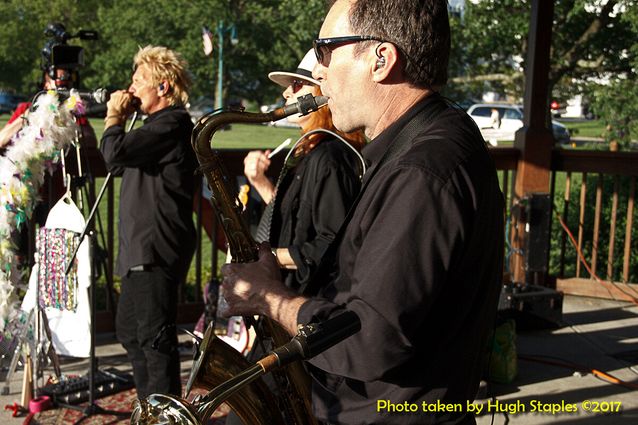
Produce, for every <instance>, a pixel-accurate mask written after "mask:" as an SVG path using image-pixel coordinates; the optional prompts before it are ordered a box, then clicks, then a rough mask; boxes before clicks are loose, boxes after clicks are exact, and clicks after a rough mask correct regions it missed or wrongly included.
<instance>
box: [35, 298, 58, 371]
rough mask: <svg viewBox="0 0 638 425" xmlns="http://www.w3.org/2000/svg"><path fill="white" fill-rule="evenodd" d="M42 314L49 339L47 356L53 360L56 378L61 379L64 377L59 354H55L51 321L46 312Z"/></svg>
mask: <svg viewBox="0 0 638 425" xmlns="http://www.w3.org/2000/svg"><path fill="white" fill-rule="evenodd" d="M40 313H41V314H42V326H43V328H44V333H45V336H46V338H47V341H49V343H48V348H47V350H46V355H47V357H49V359H50V360H51V363H52V364H53V371H54V372H55V376H56V378H58V379H60V377H61V376H62V371H61V370H60V358H59V357H58V353H56V352H55V348H54V347H53V339H52V338H51V328H50V327H49V319H48V318H47V315H46V313H45V312H44V310H40Z"/></svg>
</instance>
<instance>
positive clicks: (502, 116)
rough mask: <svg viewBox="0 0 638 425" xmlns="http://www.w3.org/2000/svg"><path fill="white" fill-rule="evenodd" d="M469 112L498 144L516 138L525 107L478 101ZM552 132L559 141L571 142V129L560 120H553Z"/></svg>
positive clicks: (563, 142)
mask: <svg viewBox="0 0 638 425" xmlns="http://www.w3.org/2000/svg"><path fill="white" fill-rule="evenodd" d="M467 113H468V115H469V116H470V117H472V119H473V120H474V122H476V125H477V126H478V128H479V129H481V134H483V138H484V139H485V140H486V141H487V142H488V143H490V144H491V145H492V146H496V145H498V142H499V141H504V140H514V133H516V130H518V129H519V128H521V127H522V126H523V107H522V106H520V105H513V104H508V103H477V104H475V105H472V106H470V107H469V108H468V110H467ZM497 113H498V115H497ZM552 132H553V133H554V138H555V139H556V141H557V142H558V143H561V144H568V143H569V142H570V135H569V130H568V129H567V127H565V126H564V125H563V124H561V123H559V122H558V121H554V120H552Z"/></svg>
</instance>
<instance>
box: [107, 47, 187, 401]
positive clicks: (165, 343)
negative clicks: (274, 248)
mask: <svg viewBox="0 0 638 425" xmlns="http://www.w3.org/2000/svg"><path fill="white" fill-rule="evenodd" d="M134 64H135V72H134V74H133V77H132V82H131V85H130V86H129V88H128V90H119V91H116V92H114V93H113V94H112V95H111V97H110V100H109V102H108V103H107V116H106V118H105V120H104V121H105V131H104V135H103V137H102V145H101V151H102V154H103V156H104V160H105V161H106V164H107V166H108V168H109V171H110V172H112V173H115V174H117V175H121V176H122V184H121V192H120V211H119V252H118V259H117V267H116V273H117V274H119V275H120V276H121V277H122V289H121V293H120V298H119V304H118V309H117V317H116V332H117V337H118V340H119V341H120V342H121V343H122V345H123V346H124V348H125V349H126V352H127V355H128V358H129V360H130V361H131V363H132V366H133V375H134V379H135V386H136V388H137V395H138V397H139V398H144V397H146V396H147V395H149V394H151V393H162V394H174V395H178V394H180V393H181V382H180V374H179V372H180V370H179V367H180V363H179V353H178V350H177V334H176V329H175V320H176V313H177V288H178V285H179V284H181V283H182V282H183V281H184V279H185V277H186V273H187V270H188V267H189V264H190V260H191V257H192V255H193V252H194V250H195V227H194V226H193V221H192V194H193V191H194V183H195V182H194V177H193V176H194V171H195V168H196V164H197V160H196V158H195V154H194V152H193V150H192V148H191V146H190V135H191V131H192V129H193V124H192V122H191V119H190V116H189V114H188V112H187V111H186V109H185V108H184V105H185V104H186V102H187V100H188V89H189V87H190V78H189V76H188V74H187V71H186V63H185V62H184V61H183V60H182V59H181V57H180V56H179V55H178V54H177V53H176V52H174V51H172V50H170V49H168V48H166V47H160V46H146V47H144V48H141V49H140V50H139V51H138V52H137V54H136V55H135V58H134ZM136 108H138V109H139V111H140V112H141V113H143V114H145V115H147V118H146V119H145V120H144V124H143V125H142V126H141V127H139V128H137V129H134V130H131V131H129V132H126V131H125V128H124V126H125V123H126V120H127V118H128V117H129V116H130V115H131V114H133V112H134V111H135V109H136Z"/></svg>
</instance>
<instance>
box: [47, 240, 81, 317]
mask: <svg viewBox="0 0 638 425" xmlns="http://www.w3.org/2000/svg"><path fill="white" fill-rule="evenodd" d="M79 242H80V236H79V234H78V233H76V232H72V231H70V230H66V229H51V228H41V229H40V230H39V231H38V235H37V237H36V247H37V250H38V259H39V264H40V266H39V268H38V302H39V304H40V306H41V307H43V308H44V307H52V308H56V309H58V310H69V311H75V310H76V308H77V306H78V270H77V269H78V260H77V257H76V258H75V259H74V260H73V265H72V266H71V270H70V271H69V274H68V275H67V274H65V271H66V267H67V264H68V263H69V260H70V259H71V256H72V255H73V253H74V252H75V250H76V249H77V246H78V245H79Z"/></svg>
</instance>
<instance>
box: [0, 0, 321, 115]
mask: <svg viewBox="0 0 638 425" xmlns="http://www.w3.org/2000/svg"><path fill="white" fill-rule="evenodd" d="M324 14H325V3H324V0H304V1H302V0H281V1H280V0H233V1H230V0H153V1H152V2H148V1H145V0H110V1H98V0H82V1H79V0H56V1H54V2H51V1H48V0H29V1H27V2H25V1H24V0H8V1H6V2H4V4H3V12H2V14H1V15H0V89H1V88H12V89H14V90H15V91H17V92H18V93H23V94H33V93H34V91H35V84H36V83H37V82H39V81H40V80H41V72H40V51H41V49H42V47H43V46H44V44H45V42H46V41H47V38H46V37H45V36H44V35H43V31H44V28H45V26H46V24H47V23H48V22H61V23H63V24H64V25H65V26H66V29H67V31H68V32H70V33H75V32H77V31H78V30H80V29H94V30H97V31H98V32H99V34H100V40H98V41H80V40H76V39H73V40H69V44H71V45H80V46H83V47H84V55H85V62H86V66H85V67H84V68H82V69H81V70H80V74H81V84H82V88H85V89H94V88H97V87H108V88H109V89H121V88H125V87H128V85H129V84H130V76H131V65H132V61H133V56H134V55H135V53H136V52H137V50H138V47H139V46H144V45H147V44H154V45H165V46H167V47H169V48H172V49H174V50H177V51H178V52H180V53H181V54H182V56H183V57H184V58H185V59H186V60H187V61H188V63H189V69H190V71H191V73H192V75H193V79H194V87H193V90H192V92H191V97H192V98H197V97H199V96H202V95H206V96H207V97H213V94H214V91H215V87H216V81H217V66H218V53H219V47H218V44H217V42H218V40H217V32H216V30H217V24H218V22H219V21H220V20H223V21H224V23H225V27H226V26H229V25H231V24H235V26H236V30H237V37H238V40H239V42H238V44H237V45H235V46H232V45H231V43H230V33H229V32H225V33H224V46H223V47H224V50H223V52H224V56H223V61H224V87H225V95H224V99H231V98H245V99H250V100H255V101H258V102H259V103H273V102H274V101H275V100H276V99H277V98H279V97H280V94H281V89H280V88H279V87H278V86H276V85H275V84H273V83H272V82H270V81H269V80H268V78H267V74H268V72H270V71H272V70H281V69H286V70H287V69H294V67H295V66H296V65H297V63H298V62H299V60H300V59H301V58H302V57H303V55H304V54H305V53H306V52H307V51H308V49H310V48H311V45H312V40H313V39H314V38H315V37H316V36H317V34H318V32H319V28H320V26H321V19H322V18H323V16H324ZM203 25H206V26H208V27H209V28H210V29H211V31H212V32H213V35H214V36H215V37H214V40H213V44H214V48H213V53H212V54H211V55H210V56H205V55H204V53H203V49H202V37H201V28H202V26H203Z"/></svg>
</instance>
